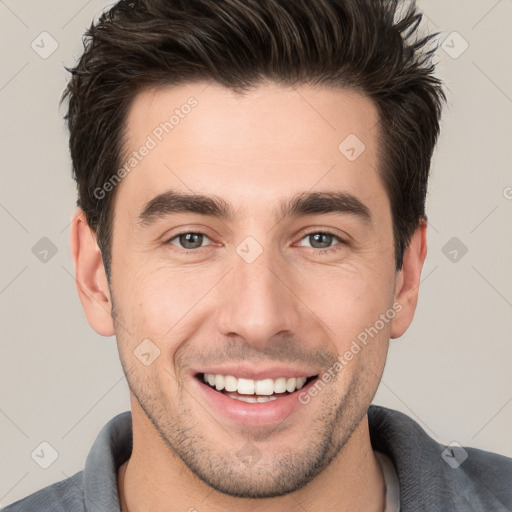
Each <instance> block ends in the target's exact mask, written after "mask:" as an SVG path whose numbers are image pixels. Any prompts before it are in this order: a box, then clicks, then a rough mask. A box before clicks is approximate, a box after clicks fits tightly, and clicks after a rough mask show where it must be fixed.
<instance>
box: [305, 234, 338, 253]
mask: <svg viewBox="0 0 512 512" xmlns="http://www.w3.org/2000/svg"><path fill="white" fill-rule="evenodd" d="M304 239H308V240H309V242H310V245H309V247H311V248H312V249H317V250H324V251H325V250H327V251H335V250H336V249H337V247H336V246H332V245H331V244H332V243H333V241H334V240H338V241H339V242H340V244H345V243H346V242H345V240H343V239H342V238H340V237H339V236H338V235H335V234H334V233H331V232H329V231H311V232H310V233H307V234H306V235H304V236H303V237H302V239H301V240H304ZM311 243H313V244H320V246H321V247H314V246H312V245H311ZM340 244H337V245H340ZM306 247H308V246H306Z"/></svg>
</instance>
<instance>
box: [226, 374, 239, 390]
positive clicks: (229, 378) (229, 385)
mask: <svg viewBox="0 0 512 512" xmlns="http://www.w3.org/2000/svg"><path fill="white" fill-rule="evenodd" d="M237 387H238V383H237V379H236V377H233V375H226V376H225V377H224V389H225V390H226V391H236V389H237Z"/></svg>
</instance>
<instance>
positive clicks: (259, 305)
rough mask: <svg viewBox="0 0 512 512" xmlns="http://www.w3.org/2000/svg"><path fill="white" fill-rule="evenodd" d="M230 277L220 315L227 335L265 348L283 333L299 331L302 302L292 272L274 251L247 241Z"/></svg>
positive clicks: (236, 256)
mask: <svg viewBox="0 0 512 512" xmlns="http://www.w3.org/2000/svg"><path fill="white" fill-rule="evenodd" d="M251 243H252V245H251ZM258 252H259V255H258ZM254 258H255V259H254ZM229 276H230V277H229V280H228V282H227V283H226V285H225V286H226V287H227V288H226V293H225V298H224V300H223V302H222V305H221V306H220V307H221V310H220V311H219V316H218V318H219V322H220V324H219V328H220V329H221V331H222V333H223V334H224V335H228V334H231V335H232V334H237V335H240V336H242V337H243V338H244V339H245V340H246V341H247V342H248V343H250V344H253V345H260V346H262V345H265V344H266V343H268V341H269V339H270V338H272V336H274V335H276V334H278V333H280V332H281V331H291V332H294V331H295V330H296V329H297V322H298V318H299V316H298V311H297V306H298V299H297V298H296V296H295V295H294V294H293V293H292V292H291V291H290V290H289V289H288V287H289V286H290V284H289V283H286V281H287V280H288V276H289V272H287V271H286V270H285V268H284V265H283V262H282V261H279V258H278V256H277V255H276V254H275V252H274V251H272V250H271V249H265V250H263V248H262V247H261V246H260V248H258V247H257V246H256V244H254V242H253V241H251V240H249V241H247V244H244V242H243V243H242V244H240V245H239V246H238V247H237V251H236V254H235V255H234V258H233V270H232V271H231V272H230V274H229ZM284 283H286V285H285V284H284ZM287 285H288V286H287ZM292 286H293V284H292Z"/></svg>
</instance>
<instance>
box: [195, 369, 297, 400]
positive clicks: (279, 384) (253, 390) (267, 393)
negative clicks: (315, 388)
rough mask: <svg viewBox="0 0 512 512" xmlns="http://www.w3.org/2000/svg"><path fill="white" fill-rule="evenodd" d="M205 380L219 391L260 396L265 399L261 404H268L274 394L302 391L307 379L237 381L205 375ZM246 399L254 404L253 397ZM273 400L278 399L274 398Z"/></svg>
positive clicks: (234, 378)
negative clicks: (269, 398)
mask: <svg viewBox="0 0 512 512" xmlns="http://www.w3.org/2000/svg"><path fill="white" fill-rule="evenodd" d="M203 380H204V381H205V382H207V383H208V384H209V385H210V386H212V387H214V388H215V389H217V390H218V391H222V390H223V389H225V390H226V391H227V392H236V391H237V392H238V393H239V394H241V395H260V397H261V398H264V400H262V401H261V402H263V401H265V402H266V401H268V400H266V398H267V397H271V395H272V394H273V393H284V392H285V391H288V392H289V393H293V392H294V391H296V390H297V389H301V388H302V387H303V386H304V384H305V382H306V380H307V377H291V378H286V377H279V378H277V379H262V380H253V379H243V378H239V379H237V378H236V377H233V375H213V374H211V373H205V374H204V375H203ZM245 398H248V399H249V398H251V400H250V401H251V402H252V398H253V397H244V399H245ZM273 399H276V397H273ZM243 401H249V400H243ZM252 403H256V402H252Z"/></svg>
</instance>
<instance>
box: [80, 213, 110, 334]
mask: <svg viewBox="0 0 512 512" xmlns="http://www.w3.org/2000/svg"><path fill="white" fill-rule="evenodd" d="M70 246H71V256H72V257H73V263H74V264H75V281H76V287H77V290H78V296H79V297H80V302H81V303H82V307H83V308H84V312H85V316H86V317H87V321H88V322H89V325H90V326H91V327H92V328H93V329H94V330H95V331H96V332H97V333H98V334H101V335H102V336H113V335H114V333H115V329H114V322H113V319H112V301H111V298H110V290H109V288H108V280H107V275H106V273H105V267H104V265H103V258H102V256H101V251H100V248H99V246H98V244H97V241H96V233H95V232H94V230H93V229H92V228H91V227H90V226H89V224H87V220H86V218H85V213H84V211H83V210H81V209H78V210H77V211H76V212H75V214H74V215H73V220H72V221H71V235H70Z"/></svg>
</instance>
